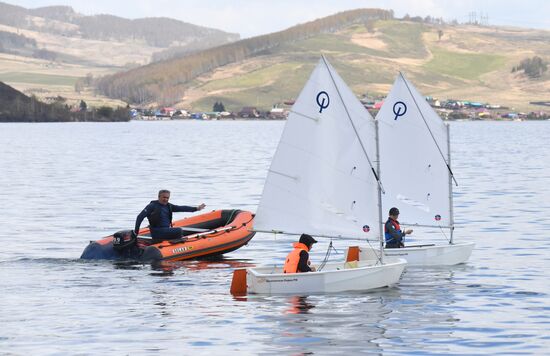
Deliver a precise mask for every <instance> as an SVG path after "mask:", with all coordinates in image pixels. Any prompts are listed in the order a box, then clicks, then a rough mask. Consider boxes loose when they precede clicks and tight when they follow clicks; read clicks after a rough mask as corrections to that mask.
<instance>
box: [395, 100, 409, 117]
mask: <svg viewBox="0 0 550 356" xmlns="http://www.w3.org/2000/svg"><path fill="white" fill-rule="evenodd" d="M406 112H407V105H405V103H404V102H402V101H398V102H396V103H395V104H393V113H394V114H395V119H394V120H397V118H398V117H399V116H403V115H405V113H406Z"/></svg>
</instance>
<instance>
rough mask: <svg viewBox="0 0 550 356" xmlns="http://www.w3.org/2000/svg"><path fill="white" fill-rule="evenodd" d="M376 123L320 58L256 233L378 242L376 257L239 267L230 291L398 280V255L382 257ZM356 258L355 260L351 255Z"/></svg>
mask: <svg viewBox="0 0 550 356" xmlns="http://www.w3.org/2000/svg"><path fill="white" fill-rule="evenodd" d="M376 156H377V147H376V128H375V121H374V119H373V118H372V117H371V116H370V114H369V113H368V111H366V110H365V109H364V108H363V106H362V104H361V103H360V102H359V100H358V99H357V98H356V96H355V95H354V94H353V92H352V91H351V90H350V89H349V88H348V87H347V85H346V84H345V83H344V81H343V80H342V79H341V78H340V76H339V75H338V74H337V73H336V71H335V70H334V69H333V68H332V66H331V65H330V64H329V63H328V62H327V60H326V59H325V58H324V57H322V58H321V60H320V61H319V64H318V65H317V67H316V68H315V69H314V71H313V73H312V74H311V77H310V78H309V80H308V82H307V83H306V85H305V87H304V89H303V90H302V92H301V93H300V95H299V97H298V99H297V100H296V102H295V104H294V106H293V107H292V111H291V112H290V114H289V117H288V120H287V122H286V124H285V128H284V131H283V134H282V137H281V140H280V142H279V145H278V147H277V150H276V153H275V156H274V157H273V160H272V163H271V167H270V169H269V172H268V174H267V178H266V182H265V185H264V190H263V193H262V197H261V200H260V204H259V207H258V210H257V214H256V217H255V219H254V227H255V231H256V232H270V233H279V234H288V235H300V234H302V233H306V234H310V235H313V236H315V237H316V238H318V237H324V238H330V239H331V240H332V241H334V242H335V243H339V242H343V241H346V240H350V239H355V240H365V239H366V235H365V234H366V233H365V231H369V230H370V232H369V233H368V234H369V235H371V236H372V235H374V236H375V237H377V238H378V239H379V240H377V244H379V245H380V253H379V258H376V259H371V260H368V261H366V260H365V261H359V262H347V263H346V262H341V263H327V264H326V265H325V266H324V268H322V269H321V268H318V269H317V271H316V272H308V273H293V274H284V273H283V266H282V265H281V266H274V267H273V266H270V267H257V268H248V269H246V270H236V271H235V273H234V276H233V283H232V288H231V292H232V293H233V294H313V293H329V292H331V293H333V292H344V291H365V290H370V289H374V288H380V287H385V286H390V285H393V284H395V283H397V282H398V281H399V278H400V276H401V274H402V272H403V269H404V267H405V264H406V262H405V260H403V259H401V258H391V257H390V258H383V255H382V253H381V249H382V245H381V243H380V242H381V241H382V240H380V239H381V238H382V231H381V226H382V222H381V214H380V210H379V205H380V199H381V198H380V182H379V181H378V178H377V175H376V167H375V166H373V162H375V159H376ZM356 259H357V258H356Z"/></svg>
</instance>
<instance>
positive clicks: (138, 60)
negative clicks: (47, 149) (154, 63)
mask: <svg viewBox="0 0 550 356" xmlns="http://www.w3.org/2000/svg"><path fill="white" fill-rule="evenodd" d="M238 39H239V35H238V34H232V33H227V32H223V31H219V30H215V29H211V28H206V27H201V26H195V25H192V24H188V23H184V22H182V21H177V20H173V19H167V18H145V19H136V20H128V19H124V18H120V17H116V16H110V15H97V16H84V15H82V14H79V13H77V12H75V11H74V10H73V9H72V8H71V7H68V6H49V7H42V8H37V9H26V8H24V7H21V6H15V5H10V4H6V3H2V2H0V81H3V82H6V83H8V84H10V85H11V86H13V87H14V88H16V89H17V90H20V91H22V92H24V93H25V94H27V95H29V96H30V95H35V96H37V97H38V98H41V99H45V98H48V97H56V96H58V95H61V96H63V97H65V98H67V99H68V101H69V102H70V103H71V104H77V103H78V102H80V100H81V99H84V100H85V101H86V102H87V103H89V104H90V105H91V106H101V105H104V104H107V105H112V106H117V105H119V106H122V105H124V106H125V105H126V104H125V103H123V102H121V101H120V100H116V99H110V98H106V97H104V96H101V95H97V94H96V93H95V92H94V90H93V88H91V87H90V86H89V84H90V83H91V79H92V78H95V77H99V76H104V75H106V74H112V73H115V72H119V71H121V70H125V69H128V68H132V67H138V66H140V65H144V64H147V63H150V62H151V60H154V59H155V58H165V57H166V56H168V57H169V56H173V55H178V54H182V53H186V54H188V53H193V52H195V51H198V50H201V49H205V48H209V47H212V46H217V45H220V44H224V43H228V42H231V41H236V40H238Z"/></svg>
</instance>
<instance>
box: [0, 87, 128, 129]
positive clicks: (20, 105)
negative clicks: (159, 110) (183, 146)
mask: <svg viewBox="0 0 550 356" xmlns="http://www.w3.org/2000/svg"><path fill="white" fill-rule="evenodd" d="M128 120H130V115H129V114H128V110H127V109H126V108H117V109H116V110H113V109H112V108H110V107H102V108H99V109H95V108H94V109H91V110H86V108H83V109H82V110H71V108H70V107H69V106H68V105H67V104H66V103H65V99H64V98H62V97H57V98H55V100H54V101H53V102H52V103H44V102H42V101H40V100H38V99H37V98H36V97H35V96H32V97H28V96H26V95H25V94H23V93H21V92H20V91H18V90H16V89H14V88H12V87H10V86H9V85H6V84H5V83H2V82H0V122H66V121H128Z"/></svg>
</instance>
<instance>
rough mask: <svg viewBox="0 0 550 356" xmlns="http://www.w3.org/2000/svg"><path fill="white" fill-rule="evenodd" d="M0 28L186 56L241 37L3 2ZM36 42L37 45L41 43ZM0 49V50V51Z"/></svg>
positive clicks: (174, 22)
mask: <svg viewBox="0 0 550 356" xmlns="http://www.w3.org/2000/svg"><path fill="white" fill-rule="evenodd" d="M0 25H4V26H8V27H10V28H11V29H10V30H13V31H14V32H16V33H17V34H18V35H21V34H20V33H19V32H20V31H21V30H26V31H33V32H36V33H39V34H47V35H54V36H60V37H62V38H65V39H67V38H71V39H74V40H78V39H81V40H99V41H127V42H141V43H142V45H143V44H145V45H147V46H150V47H153V48H155V49H157V50H158V49H167V48H171V51H170V52H169V53H179V52H182V53H189V52H192V51H197V50H202V49H205V48H210V47H213V46H217V45H221V44H224V43H228V42H233V41H237V40H238V39H239V38H240V36H239V35H238V34H235V33H228V32H224V31H220V30H217V29H213V28H207V27H202V26H196V25H192V24H189V23H186V22H182V21H179V20H174V19H169V18H143V19H135V20H130V19H125V18H122V17H118V16H112V15H95V16H85V15H82V14H79V13H77V12H75V11H74V10H73V9H72V8H71V7H68V6H49V7H41V8H36V9H27V8H24V7H21V6H15V5H10V4H6V3H2V2H0ZM35 37H37V36H35ZM51 41H52V40H51V38H50V39H48V41H45V43H44V47H47V44H48V43H49V42H51ZM38 42H39V44H40V41H38ZM66 43H67V41H66V40H65V44H66ZM71 43H74V41H71ZM1 44H2V42H0V45H1ZM3 47H4V49H8V50H10V49H11V51H9V52H8V53H15V54H21V53H19V52H17V48H15V52H14V49H13V48H9V47H8V48H6V46H5V45H4V46H3ZM1 49H2V48H1V47H0V51H1ZM48 49H49V48H48ZM23 55H25V53H23ZM35 57H36V56H35ZM157 57H159V58H162V55H161V54H157Z"/></svg>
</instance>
